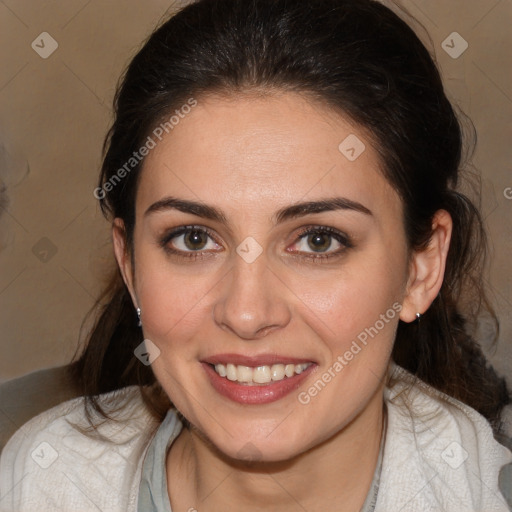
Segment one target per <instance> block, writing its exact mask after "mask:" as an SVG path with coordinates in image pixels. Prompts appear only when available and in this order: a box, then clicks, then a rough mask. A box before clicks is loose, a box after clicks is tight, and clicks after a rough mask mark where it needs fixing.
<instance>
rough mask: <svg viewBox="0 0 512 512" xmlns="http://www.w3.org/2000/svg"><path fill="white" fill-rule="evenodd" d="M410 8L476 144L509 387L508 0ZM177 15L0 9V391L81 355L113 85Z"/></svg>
mask: <svg viewBox="0 0 512 512" xmlns="http://www.w3.org/2000/svg"><path fill="white" fill-rule="evenodd" d="M174 5H178V4H177V3H174ZM403 5H404V6H405V7H406V8H407V9H408V10H409V12H410V13H411V14H412V15H413V16H415V17H416V18H417V19H418V20H419V21H420V22H421V23H422V24H423V25H424V27H425V28H426V30H427V31H428V33H429V34H430V36H431V39H432V43H433V46H434V49H435V53H436V55H437V59H438V63H439V65H440V67H441V70H442V74H443V78H444V80H445V84H446V86H447V89H448V91H449V95H450V98H451V99H452V100H453V101H454V102H456V103H457V104H458V105H459V106H460V107H461V108H462V110H463V111H465V112H466V113H467V114H468V115H469V116H470V117H471V118H472V120H473V122H474V124H475V126H476V128H477V131H478V135H479V143H478V147H477V152H476V154H475V158H474V163H475V165H476V166H477V168H478V169H479V170H480V172H481V174H482V177H483V185H484V187H483V191H484V197H483V212H484V215H485V217H486V221H487V225H488V229H489V232H490V235H491V240H492V244H493V248H494V249H493V253H494V254H493V258H494V259H493V264H492V272H491V275H490V277H489V284H490V286H491V288H492V296H493V299H494V301H495V304H496V307H497V310H498V313H499V315H500V318H501V322H502V331H501V335H500V341H499V344H498V346H497V349H496V352H495V353H494V354H493V355H492V356H491V359H492V361H493V362H494V364H495V366H496V367H497V369H498V370H499V371H501V372H502V373H507V374H508V376H512V319H511V311H512V272H511V263H510V260H511V257H512V225H511V223H510V219H511V214H512V199H507V198H506V197H505V193H506V192H505V191H507V189H508V187H512V172H511V161H512V144H511V143H510V135H511V134H510V124H511V123H510V120H511V119H512V80H511V78H512V77H511V62H512V31H510V26H511V24H512V1H511V0H414V1H412V0H404V1H403ZM172 10H173V6H172V3H171V2H169V1H165V0H151V1H144V2H142V1H138V2H137V1H135V0H129V1H128V0H123V1H121V0H115V1H114V0H110V1H100V0H91V1H87V0H60V1H57V0H53V1H45V2H39V1H34V0H0V24H1V27H2V30H1V31H0V62H1V68H0V69H1V70H2V71H1V75H0V178H1V180H2V182H3V184H4V185H5V186H6V187H7V197H8V203H7V204H6V205H4V207H3V208H0V269H1V271H0V332H1V333H2V336H1V341H0V343H1V350H2V356H1V358H0V382H2V381H5V380H8V379H11V378H13V377H16V376H20V375H22V374H25V373H27V372H30V371H33V370H36V369H40V368H48V367H51V366H57V365H60V364H64V363H66V362H68V361H69V359H70V358H71V356H72V355H73V353H74V352H75V350H76V347H77V344H78V342H79V328H80V324H81V322H82V319H83V317H84V315H85V313H86V312H87V311H88V309H89V308H90V307H91V306H92V304H93V302H94V299H95V297H96V296H97V294H98V292H99V290H100V288H101V283H102V279H103V277H104V275H105V271H106V269H107V268H108V267H109V265H110V264H111V258H112V256H111V247H110V242H109V237H110V232H109V227H108V225H107V223H106V222H105V220H104V219H103V217H102V216H101V214H100V212H99V208H98V205H97V202H96V200H95V198H94V197H93V194H92V191H93V189H94V187H95V186H96V178H97V174H98V170H99V165H100V152H101V145H102V141H103V137H104V135H105V133H106V130H107V128H108V126H109V124H110V122H111V103H112V97H113V94H114V90H115V85H116V83H117V80H118V77H119V75H120V74H121V72H122V70H123V69H124V67H125V66H126V64H127V62H128V61H129V59H130V57H131V56H133V55H134V53H135V51H136V50H137V48H138V47H139V46H140V44H141V42H142V41H143V40H144V39H145V38H146V37H147V36H148V35H149V33H150V32H151V30H152V28H153V27H154V26H155V24H156V23H158V21H159V20H160V19H161V18H162V17H163V16H164V17H166V16H167V15H168V14H169V12H172ZM454 31H455V32H458V33H459V34H460V35H461V36H462V37H463V38H464V39H465V40H466V41H467V42H468V44H469V46H468V49H467V50H466V51H465V52H464V53H463V54H462V55H461V56H460V57H458V58H457V59H454V58H452V57H450V56H449V55H448V54H447V53H446V52H445V51H444V50H443V48H442V42H443V41H444V40H446V38H447V37H448V36H449V35H450V34H451V33H452V32H454ZM42 32H48V33H49V34H50V35H51V36H52V37H53V38H54V39H55V40H56V41H57V43H58V48H57V50H56V51H55V52H54V53H53V54H52V55H51V56H50V57H48V58H47V59H43V58H41V57H40V56H39V55H38V54H37V53H36V52H35V51H34V50H33V49H32V47H31V44H32V41H34V40H36V39H37V38H38V36H39V34H41V33H42ZM448 41H450V39H448ZM450 44H451V43H450ZM457 44H458V43H457ZM508 190H509V192H510V194H509V197H512V189H508ZM511 382H512V381H511Z"/></svg>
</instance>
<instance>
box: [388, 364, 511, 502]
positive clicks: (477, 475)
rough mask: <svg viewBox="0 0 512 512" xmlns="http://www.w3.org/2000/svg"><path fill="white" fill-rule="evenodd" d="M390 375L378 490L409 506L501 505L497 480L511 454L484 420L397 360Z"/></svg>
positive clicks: (501, 498)
mask: <svg viewBox="0 0 512 512" xmlns="http://www.w3.org/2000/svg"><path fill="white" fill-rule="evenodd" d="M390 377H391V379H390V385H389V386H388V387H387V388H386V390H385V395H384V396H385V401H386V405H387V410H388V429H387V437H386V444H385V455H384V462H383V472H384V474H383V481H382V486H383V487H384V488H386V489H383V494H385V493H386V492H387V493H388V494H389V495H390V497H391V496H395V497H398V495H400V496H399V499H400V500H402V501H403V502H404V503H403V505H405V503H407V500H410V503H409V505H408V507H410V508H411V509H414V510H443V511H452V510H453V511H457V512H462V511H477V510H478V511H480V510H486V511H487V510H488V511H501V510H503V511H507V510H508V507H507V505H506V503H505V500H504V498H503V496H502V494H501V493H500V490H499V487H498V482H499V473H500V469H501V468H502V467H503V466H504V465H505V464H509V463H510V462H511V461H512V454H511V452H510V451H509V450H508V449H507V448H505V447H504V446H503V445H501V444H500V443H498V442H497V441H496V440H495V439H494V436H493V432H492V428H491V426H490V425H489V423H488V422H487V420H486V419H485V418H484V417H483V416H481V415H480V414H479V413H478V412H477V411H475V410H474V409H472V408H471V407H469V406H467V405H466V404H463V403H462V402H460V401H458V400H456V399H454V398H452V397H450V396H448V395H446V394H444V393H441V392H440V391H437V390H435V389H434V388H433V387H431V386H429V385H428V384H426V383H424V382H422V381H420V380H418V379H415V378H414V377H413V376H412V375H411V374H410V373H408V372H407V371H406V370H404V369H403V368H400V367H399V366H397V365H392V367H391V370H390ZM384 468H385V469H384ZM397 489H401V490H400V492H399V493H398V492H397ZM390 499H391V498H390ZM404 500H405V501H404ZM387 501H388V503H386V507H389V506H390V504H391V502H390V501H389V499H388V500H387ZM403 505H402V506H403ZM393 506H398V503H396V504H395V503H393ZM386 507H385V508H384V509H383V510H386ZM429 507H430V508H429ZM398 509H400V506H398Z"/></svg>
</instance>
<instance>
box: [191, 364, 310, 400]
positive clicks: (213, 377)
mask: <svg viewBox="0 0 512 512" xmlns="http://www.w3.org/2000/svg"><path fill="white" fill-rule="evenodd" d="M201 364H202V365H203V368H204V369H205V371H206V374H207V375H208V377H209V379H210V382H211V384H212V386H213V387H214V388H215V390H216V391H217V392H218V393H220V394H221V395H223V396H225V397H226V398H229V399H230V400H233V402H238V403H240V404H250V405H254V404H268V403H271V402H275V401H277V400H280V399H281V398H283V397H285V396H286V395H288V394H290V393H291V392H292V391H294V390H296V389H297V388H298V387H299V386H300V385H301V384H302V383H303V382H304V380H306V379H307V378H308V376H309V374H310V373H311V372H312V371H313V370H314V369H315V368H316V366H317V365H316V364H314V363H313V364H312V365H310V366H309V367H308V368H306V369H305V370H304V371H303V372H302V373H299V374H297V375H294V376H293V377H285V378H284V379H283V380H279V381H276V382H270V383H269V384H260V385H258V384H257V385H254V386H249V385H244V384H240V383H238V382H233V381H231V380H228V379H227V378H225V377H221V376H220V375H219V374H218V373H217V372H216V371H215V370H214V369H213V368H212V366H211V365H210V364H208V363H201Z"/></svg>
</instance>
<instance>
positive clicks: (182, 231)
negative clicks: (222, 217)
mask: <svg viewBox="0 0 512 512" xmlns="http://www.w3.org/2000/svg"><path fill="white" fill-rule="evenodd" d="M160 245H161V246H162V247H163V248H164V249H165V250H166V251H167V252H169V253H172V254H182V255H183V256H191V254H190V253H197V252H201V251H217V250H218V249H219V248H220V247H221V246H220V245H219V244H218V243H217V242H216V241H215V239H214V238H213V236H212V235H211V234H210V232H209V231H208V230H207V229H205V228H201V227H198V226H182V227H180V228H177V229H174V230H172V231H171V232H170V233H167V234H166V235H164V236H163V237H162V239H161V240H160ZM187 253H189V254H187Z"/></svg>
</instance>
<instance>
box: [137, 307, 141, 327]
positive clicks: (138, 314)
mask: <svg viewBox="0 0 512 512" xmlns="http://www.w3.org/2000/svg"><path fill="white" fill-rule="evenodd" d="M137 317H138V318H139V327H142V320H141V319H140V308H137Z"/></svg>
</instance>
